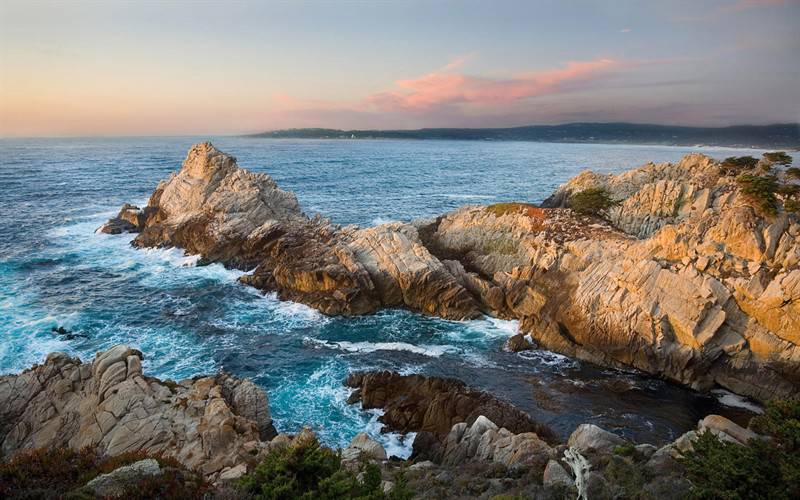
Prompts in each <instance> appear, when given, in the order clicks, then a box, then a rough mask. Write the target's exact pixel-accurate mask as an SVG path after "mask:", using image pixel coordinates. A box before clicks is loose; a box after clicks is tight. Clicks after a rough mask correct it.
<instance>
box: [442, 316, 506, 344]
mask: <svg viewBox="0 0 800 500" xmlns="http://www.w3.org/2000/svg"><path fill="white" fill-rule="evenodd" d="M454 323H457V324H458V323H460V324H462V325H463V326H464V327H463V328H458V329H456V330H453V331H449V332H447V333H445V335H446V336H447V337H448V338H450V339H453V340H458V341H476V340H477V341H485V340H487V339H498V338H499V339H507V338H509V337H512V336H514V335H516V334H517V333H518V332H519V321H518V320H508V319H499V318H492V317H486V318H483V319H472V320H465V321H459V322H454Z"/></svg>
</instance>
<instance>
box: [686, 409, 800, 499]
mask: <svg viewBox="0 0 800 500" xmlns="http://www.w3.org/2000/svg"><path fill="white" fill-rule="evenodd" d="M751 426H752V427H753V429H754V430H755V431H757V432H759V433H763V434H765V435H766V436H767V438H766V439H762V438H757V439H751V440H750V441H749V442H748V443H747V444H746V445H744V446H742V445H738V444H734V443H728V442H723V441H720V440H719V439H718V438H717V437H716V436H714V435H713V434H711V433H710V432H704V433H703V434H701V435H700V436H699V438H698V439H697V441H695V442H694V450H693V451H689V452H687V453H685V454H684V455H683V456H682V457H681V458H680V461H681V462H682V463H683V465H684V466H685V467H686V472H687V475H688V477H689V479H690V480H691V481H692V497H693V498H700V499H716V498H719V499H742V500H744V499H762V498H763V499H790V498H800V402H798V401H778V402H772V403H770V404H768V405H767V408H766V411H765V413H764V415H762V416H760V417H756V418H754V419H753V420H752V422H751Z"/></svg>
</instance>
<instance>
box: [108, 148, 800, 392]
mask: <svg viewBox="0 0 800 500" xmlns="http://www.w3.org/2000/svg"><path fill="white" fill-rule="evenodd" d="M596 187H601V188H604V189H606V190H607V191H608V192H609V193H610V194H611V196H612V197H614V198H616V199H619V200H622V203H621V204H620V205H619V206H617V207H614V208H612V209H610V210H609V211H608V214H607V215H608V220H607V221H606V220H602V219H599V218H596V217H586V216H579V215H577V214H576V213H574V212H573V211H572V210H570V209H569V208H568V205H569V200H570V197H571V195H572V194H574V193H576V192H579V191H581V190H584V189H587V188H596ZM545 205H546V206H547V208H539V207H534V206H532V205H528V204H519V203H518V204H514V203H506V204H500V205H493V206H488V207H479V206H468V207H463V208H461V209H458V210H456V211H454V212H451V213H448V214H445V215H443V216H441V217H439V218H437V219H436V220H435V221H417V222H414V223H411V224H405V223H392V224H384V225H381V226H377V227H374V228H367V229H359V228H356V227H352V226H350V227H344V228H342V227H339V226H336V225H333V224H330V223H329V222H327V221H325V220H323V219H320V218H316V219H309V218H308V217H306V216H305V215H304V214H302V213H301V212H300V208H299V206H298V204H297V200H296V199H295V197H294V195H292V194H290V193H287V192H284V191H281V190H280V189H279V188H278V187H277V186H276V185H275V183H274V181H272V179H270V178H269V177H268V176H266V175H263V174H253V173H249V172H247V171H244V170H242V169H240V168H238V167H237V166H236V161H235V159H234V158H233V157H231V156H229V155H226V154H224V153H221V152H219V151H217V150H216V149H215V148H214V147H213V146H211V145H210V144H208V143H204V144H198V145H196V146H194V147H193V148H192V150H191V151H190V152H189V155H188V157H187V158H186V160H185V161H184V164H183V167H182V168H181V170H180V172H179V173H178V174H176V175H174V176H173V177H171V178H170V179H167V180H165V181H163V182H162V183H161V184H160V185H159V186H158V188H157V189H156V190H155V192H154V193H153V196H152V197H151V199H150V202H149V203H148V206H147V207H145V208H144V209H142V210H137V209H136V208H135V207H129V206H126V207H124V208H123V210H122V211H121V212H120V215H119V216H118V217H117V218H116V219H112V221H110V223H109V225H107V226H106V227H105V228H104V229H103V230H105V231H109V232H117V231H121V230H126V229H128V230H133V231H140V234H139V235H138V236H137V237H136V239H135V240H134V244H135V245H137V246H164V245H168V246H180V247H183V248H185V249H186V250H187V251H188V252H191V253H199V254H201V255H202V257H203V258H202V261H204V262H222V263H224V264H226V265H229V266H235V267H239V268H242V269H252V268H255V271H254V272H253V273H252V274H250V275H246V276H244V277H243V278H242V281H244V282H245V283H248V284H251V285H253V286H255V287H257V288H260V289H262V290H265V291H276V292H277V293H278V296H279V297H280V298H283V299H288V300H293V301H297V302H302V303H305V304H308V305H310V306H312V307H315V308H317V309H319V310H320V311H322V312H324V313H326V314H345V315H354V314H364V313H370V312H373V311H376V310H377V309H379V308H381V307H396V306H400V307H407V308H409V309H412V310H415V311H419V312H423V313H426V314H431V315H437V316H441V317H443V318H449V319H463V318H471V317H475V316H477V315H479V314H481V313H485V314H491V315H494V316H498V317H502V318H515V319H519V320H520V324H521V331H522V333H523V334H526V335H528V336H529V337H530V338H531V340H532V341H533V342H534V343H535V344H537V345H538V346H540V347H543V348H546V349H550V350H553V351H556V352H560V353H563V354H567V355H570V356H573V357H577V358H580V359H583V360H587V361H590V362H593V363H598V364H602V365H606V366H613V367H625V366H627V367H634V368H637V369H639V370H642V371H645V372H647V373H651V374H654V375H658V376H660V377H664V378H667V379H670V380H673V381H675V382H678V383H681V384H685V385H688V386H690V387H693V388H695V389H698V390H705V389H708V388H711V387H713V386H715V385H720V386H723V387H725V388H727V389H730V390H732V391H734V392H736V393H739V394H744V395H747V396H751V397H754V398H756V399H759V400H766V399H769V398H772V397H781V396H787V395H791V394H796V393H797V392H798V390H800V346H798V343H800V244H798V236H800V223H798V219H797V216H796V215H790V214H788V213H787V212H786V211H784V210H782V209H781V208H780V207H778V211H777V213H776V214H775V215H774V216H767V217H765V216H763V215H760V214H759V213H758V211H757V210H755V209H754V208H753V207H752V206H751V204H750V203H749V202H748V201H747V200H746V199H745V197H744V196H743V195H742V194H741V192H740V189H739V188H738V186H737V184H736V182H735V180H734V179H733V178H732V177H729V176H726V175H725V172H724V171H723V170H722V169H721V168H720V164H719V163H718V162H716V161H714V160H712V159H711V158H709V157H706V156H703V155H688V156H686V157H685V158H684V159H683V160H681V161H680V162H678V163H675V164H672V163H665V164H658V165H655V164H649V165H646V166H644V167H642V168H639V169H636V170H632V171H630V172H626V173H623V174H620V175H598V174H594V173H591V172H585V173H583V174H581V175H579V176H577V177H576V178H574V179H573V180H571V181H570V182H568V183H567V184H565V185H564V186H562V187H560V188H559V189H558V190H556V192H555V193H554V194H553V196H551V197H550V198H549V199H548V200H547V201H546V202H545ZM517 344H519V343H517ZM510 347H514V346H510ZM519 347H524V346H519Z"/></svg>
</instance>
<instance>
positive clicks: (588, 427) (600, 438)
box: [567, 424, 627, 455]
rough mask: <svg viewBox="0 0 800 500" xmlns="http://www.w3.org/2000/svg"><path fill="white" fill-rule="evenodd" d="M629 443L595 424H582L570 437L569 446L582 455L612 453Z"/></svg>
mask: <svg viewBox="0 0 800 500" xmlns="http://www.w3.org/2000/svg"><path fill="white" fill-rule="evenodd" d="M626 443H627V441H626V440H625V439H623V438H621V437H619V436H617V435H616V434H612V433H610V432H608V431H606V430H604V429H601V428H600V427H598V426H596V425H594V424H581V425H579V426H578V428H577V429H575V431H574V432H573V433H572V435H570V437H569V440H568V441H567V445H568V446H570V447H571V448H575V449H576V450H578V451H579V452H580V453H581V454H583V455H586V454H590V453H611V452H613V451H614V448H616V447H617V446H621V445H624V444H626Z"/></svg>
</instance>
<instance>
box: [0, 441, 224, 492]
mask: <svg viewBox="0 0 800 500" xmlns="http://www.w3.org/2000/svg"><path fill="white" fill-rule="evenodd" d="M146 458H153V459H155V460H157V461H158V463H159V465H161V468H162V471H163V474H161V475H159V476H154V477H152V478H143V479H141V480H139V481H137V482H134V483H132V484H130V485H128V486H127V487H126V488H125V498H126V499H134V500H135V499H149V498H173V499H184V498H185V499H193V498H203V495H204V494H205V492H206V491H208V485H207V484H205V483H204V482H203V481H202V480H201V479H200V478H199V477H198V476H196V475H195V474H193V473H191V472H189V471H186V470H185V469H184V468H183V467H182V466H181V465H180V463H179V462H177V461H176V460H174V459H171V458H165V457H162V456H159V455H148V454H147V453H144V452H133V453H124V454H122V455H117V456H115V457H105V456H103V455H101V454H99V453H98V452H97V451H96V450H94V449H92V448H84V449H82V450H79V451H76V450H72V449H70V448H55V449H49V448H39V449H35V450H31V451H27V452H23V453H20V454H18V455H15V456H14V457H12V458H10V459H8V460H4V461H3V462H2V463H0V498H8V499H22V498H72V499H81V498H92V495H91V493H90V492H87V491H85V489H84V486H85V485H86V483H88V482H89V481H91V480H92V479H94V478H95V477H97V476H99V475H101V474H107V473H109V472H111V471H113V470H115V469H117V468H119V467H123V466H125V465H130V464H132V463H135V462H138V461H140V460H144V459H146Z"/></svg>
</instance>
